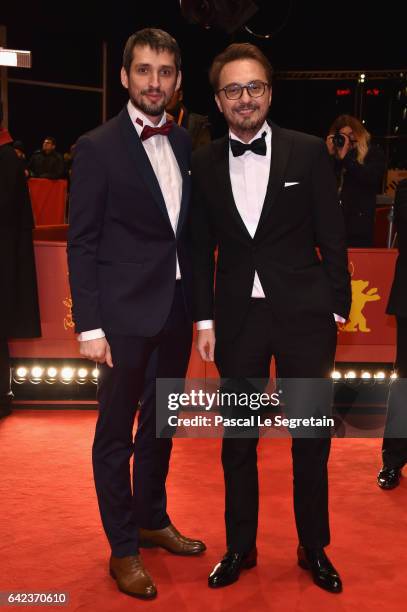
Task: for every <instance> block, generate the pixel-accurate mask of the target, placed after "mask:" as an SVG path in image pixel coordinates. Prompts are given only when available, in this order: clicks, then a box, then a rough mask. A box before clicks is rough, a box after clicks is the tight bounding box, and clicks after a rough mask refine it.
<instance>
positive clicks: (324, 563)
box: [297, 546, 342, 593]
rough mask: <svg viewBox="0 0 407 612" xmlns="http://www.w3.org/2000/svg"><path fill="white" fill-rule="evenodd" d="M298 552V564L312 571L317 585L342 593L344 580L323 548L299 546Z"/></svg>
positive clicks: (331, 591) (332, 591) (326, 589)
mask: <svg viewBox="0 0 407 612" xmlns="http://www.w3.org/2000/svg"><path fill="white" fill-rule="evenodd" d="M297 554H298V565H299V566H300V567H302V569H305V570H309V571H310V572H311V574H312V578H313V580H314V583H315V584H316V585H317V586H319V587H321V589H325V591H329V592H330V593H340V592H341V591H342V581H341V579H340V578H339V574H338V572H337V571H336V569H335V568H334V566H333V565H332V563H331V562H330V560H329V559H328V557H327V556H326V554H325V551H324V549H323V548H306V547H304V546H298V550H297Z"/></svg>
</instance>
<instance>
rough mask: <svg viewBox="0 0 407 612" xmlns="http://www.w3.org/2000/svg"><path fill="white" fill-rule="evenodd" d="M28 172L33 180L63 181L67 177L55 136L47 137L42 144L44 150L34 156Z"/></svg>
mask: <svg viewBox="0 0 407 612" xmlns="http://www.w3.org/2000/svg"><path fill="white" fill-rule="evenodd" d="M28 170H29V172H30V176H32V177H33V178H46V179H61V178H64V177H65V164H64V158H63V157H62V155H61V154H60V153H58V151H57V150H56V140H55V138H54V137H53V136H47V137H46V138H45V139H44V142H43V143H42V148H41V149H40V150H39V151H36V152H35V153H34V154H33V155H32V157H31V159H30V163H29V165H28Z"/></svg>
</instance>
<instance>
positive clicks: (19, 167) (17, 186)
mask: <svg viewBox="0 0 407 612" xmlns="http://www.w3.org/2000/svg"><path fill="white" fill-rule="evenodd" d="M0 125H1V122H0ZM33 225H34V224H33V215H32V211H31V203H30V199H29V195H28V188H27V182H26V178H25V175H24V166H23V164H22V162H21V160H20V159H19V158H18V157H17V155H16V153H15V151H14V149H13V147H12V138H11V137H10V135H9V133H8V131H7V130H5V129H0V287H1V294H2V298H1V300H0V417H1V416H6V415H8V414H10V412H11V401H12V398H13V394H12V392H11V385H10V356H9V349H8V342H7V340H8V339H9V338H35V337H38V336H40V335H41V325H40V316H39V306H38V296H37V279H36V273H35V261H34V250H33V242H32V229H33Z"/></svg>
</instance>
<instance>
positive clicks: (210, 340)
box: [196, 328, 216, 361]
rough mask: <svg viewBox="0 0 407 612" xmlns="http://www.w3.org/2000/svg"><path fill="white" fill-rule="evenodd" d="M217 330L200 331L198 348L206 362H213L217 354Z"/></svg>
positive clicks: (197, 341)
mask: <svg viewBox="0 0 407 612" xmlns="http://www.w3.org/2000/svg"><path fill="white" fill-rule="evenodd" d="M215 342H216V339H215V330H214V329H213V328H212V329H201V330H199V331H198V337H197V340H196V348H197V349H198V353H199V354H200V356H201V358H202V359H203V360H204V361H213V360H214V354H215Z"/></svg>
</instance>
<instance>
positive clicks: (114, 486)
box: [68, 28, 205, 599]
mask: <svg viewBox="0 0 407 612" xmlns="http://www.w3.org/2000/svg"><path fill="white" fill-rule="evenodd" d="M180 64H181V59H180V50H179V47H178V44H177V42H176V41H175V40H174V39H173V38H172V37H171V36H170V35H169V34H167V33H166V32H164V31H162V30H158V29H151V28H150V29H144V30H141V31H139V32H136V33H135V34H133V35H132V36H131V37H130V38H129V40H128V41H127V44H126V47H125V49H124V55H123V67H122V69H121V81H122V84H123V86H124V87H125V88H126V89H128V92H129V98H130V100H129V102H128V104H127V105H126V107H125V108H124V109H123V110H122V111H121V112H120V113H119V115H117V116H116V117H114V118H113V119H111V120H110V121H108V122H107V123H105V124H104V125H102V126H100V127H98V128H97V129H95V130H93V131H92V132H89V133H88V134H85V135H84V136H82V137H81V138H80V139H79V141H78V143H77V146H76V151H75V160H74V164H73V171H72V184H71V197H70V228H69V236H68V260H69V274H70V283H71V290H72V298H73V313H74V319H75V324H76V331H77V332H78V333H79V338H78V339H79V341H80V352H81V354H82V355H83V356H84V357H86V358H88V359H91V360H95V361H97V362H99V363H100V364H101V365H100V376H99V383H98V401H99V418H98V421H97V425H96V432H95V439H94V444H93V452H92V456H93V469H94V477H95V485H96V491H97V496H98V502H99V509H100V513H101V518H102V523H103V527H104V529H105V532H106V535H107V537H108V540H109V543H110V546H111V549H112V554H111V558H110V574H111V575H112V577H113V578H115V579H116V580H117V584H118V588H119V589H120V590H121V591H123V592H125V593H127V594H128V595H131V596H134V597H139V598H144V599H150V598H153V597H155V595H156V593H157V590H156V587H155V585H154V582H153V580H152V578H151V577H150V575H149V574H148V572H147V571H146V569H145V568H144V566H143V564H142V562H141V558H140V556H139V546H140V545H146V546H160V547H162V548H165V549H166V550H168V551H169V552H171V553H174V554H181V555H195V554H199V553H201V552H203V551H204V550H205V545H204V544H203V543H202V542H201V541H199V540H192V539H189V538H186V537H185V536H183V535H181V534H180V533H179V532H178V530H177V529H176V528H175V527H174V526H173V525H172V523H171V521H170V518H169V516H168V514H167V511H166V490H165V481H166V476H167V472H168V464H169V458H170V452H171V446H172V441H171V439H170V438H166V439H165V438H156V431H155V429H156V418H155V381H156V378H182V377H184V376H185V373H186V370H187V366H188V361H189V355H190V349H191V339H192V314H191V270H190V255H189V252H188V241H187V224H186V223H185V221H186V218H187V212H188V204H189V194H190V154H191V141H190V137H189V136H188V134H187V132H186V131H185V130H184V129H183V128H180V127H178V126H177V125H174V124H172V123H169V122H167V121H166V114H165V106H166V105H167V104H168V102H169V100H170V99H171V97H172V95H173V94H174V91H175V90H177V89H178V88H179V87H180V83H181V72H180ZM140 400H142V401H141V410H140V414H139V418H138V429H137V434H136V436H135V438H134V440H133V435H132V429H133V423H134V418H135V413H136V409H137V406H138V403H139V401H140ZM133 454H134V456H135V461H134V464H133V466H134V469H133V487H132V486H131V479H130V470H129V461H130V458H131V456H132V455H133Z"/></svg>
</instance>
